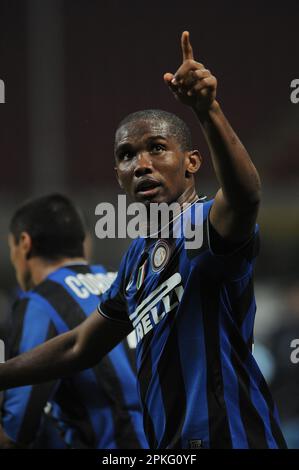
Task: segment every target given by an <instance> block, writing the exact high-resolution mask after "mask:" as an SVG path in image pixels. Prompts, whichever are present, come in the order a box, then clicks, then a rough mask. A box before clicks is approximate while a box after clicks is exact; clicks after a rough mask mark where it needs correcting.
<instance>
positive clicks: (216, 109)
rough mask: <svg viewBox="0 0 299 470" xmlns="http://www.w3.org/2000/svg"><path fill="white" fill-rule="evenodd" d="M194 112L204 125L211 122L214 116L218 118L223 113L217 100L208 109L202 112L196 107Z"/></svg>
mask: <svg viewBox="0 0 299 470" xmlns="http://www.w3.org/2000/svg"><path fill="white" fill-rule="evenodd" d="M193 110H194V112H195V114H196V115H197V117H198V119H199V120H200V122H201V123H202V124H204V123H205V122H206V121H210V120H211V119H212V118H213V116H216V115H218V114H219V113H220V112H221V108H220V104H219V103H218V101H216V100H214V101H213V102H212V103H211V105H210V106H209V108H207V109H204V110H202V109H197V108H196V107H194V108H193Z"/></svg>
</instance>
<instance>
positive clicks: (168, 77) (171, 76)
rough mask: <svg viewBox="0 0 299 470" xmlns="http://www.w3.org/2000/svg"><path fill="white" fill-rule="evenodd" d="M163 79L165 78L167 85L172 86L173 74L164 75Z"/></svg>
mask: <svg viewBox="0 0 299 470" xmlns="http://www.w3.org/2000/svg"><path fill="white" fill-rule="evenodd" d="M163 78H164V82H165V83H166V85H170V83H171V80H172V79H173V78H174V75H173V73H170V72H167V73H164V75H163Z"/></svg>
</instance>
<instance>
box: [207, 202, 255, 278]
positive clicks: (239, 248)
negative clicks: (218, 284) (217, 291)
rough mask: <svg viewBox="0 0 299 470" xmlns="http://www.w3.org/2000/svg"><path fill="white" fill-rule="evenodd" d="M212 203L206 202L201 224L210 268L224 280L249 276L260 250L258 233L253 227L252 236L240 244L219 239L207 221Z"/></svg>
mask: <svg viewBox="0 0 299 470" xmlns="http://www.w3.org/2000/svg"><path fill="white" fill-rule="evenodd" d="M212 202H213V200H212V201H209V202H208V206H207V209H206V217H204V222H203V239H204V242H205V243H206V245H207V248H208V250H209V254H210V257H211V268H212V269H214V272H215V273H218V274H219V276H221V277H222V278H224V279H227V280H231V281H234V280H238V279H241V278H243V277H246V276H247V275H251V274H252V271H253V268H254V265H255V261H256V258H257V256H258V254H259V250H260V231H259V226H258V224H256V225H255V229H254V232H253V234H252V235H251V236H250V237H249V238H248V239H247V240H245V241H244V242H242V243H232V242H228V241H227V240H225V239H224V238H223V237H221V236H220V235H219V234H218V233H217V232H216V230H215V229H214V228H213V226H212V225H211V223H210V220H209V214H210V209H211V206H212Z"/></svg>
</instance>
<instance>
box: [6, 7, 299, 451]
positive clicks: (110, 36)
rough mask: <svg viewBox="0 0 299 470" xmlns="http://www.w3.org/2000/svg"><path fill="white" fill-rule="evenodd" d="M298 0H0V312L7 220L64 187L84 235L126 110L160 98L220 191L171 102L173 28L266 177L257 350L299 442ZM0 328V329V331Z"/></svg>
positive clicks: (202, 185) (102, 256)
mask: <svg viewBox="0 0 299 470" xmlns="http://www.w3.org/2000/svg"><path fill="white" fill-rule="evenodd" d="M298 17H299V3H298V2H297V1H292V0H287V1H285V2H280V3H279V5H275V4H273V3H272V2H264V3H262V2H259V1H257V0H252V1H251V2H248V3H247V4H246V6H245V5H244V3H243V2H242V3H241V2H236V1H226V2H220V1H219V2H212V3H211V4H210V5H209V4H207V2H201V1H199V0H197V1H194V0H189V1H188V2H180V1H176V0H173V1H169V0H165V1H164V2H158V1H156V0H152V1H151V2H141V1H136V0H126V1H120V0H109V1H104V0H101V1H100V0H88V1H86V0H72V1H71V0H69V1H67V0H65V1H63V0H43V1H40V0H27V1H16V0H0V78H1V79H2V80H4V82H5V93H6V104H5V105H0V152H1V171H0V196H1V197H0V210H1V217H0V256H1V270H0V291H1V294H0V322H1V324H2V330H0V337H1V334H2V336H3V335H4V332H3V328H4V325H5V322H6V321H7V319H8V318H9V304H10V299H11V297H12V292H13V289H14V287H15V280H14V273H13V270H12V268H11V266H10V263H9V257H8V248H7V231H8V224H9V219H10V216H11V214H12V212H13V211H14V210H15V208H16V207H17V206H18V205H19V204H20V203H21V202H22V201H23V200H24V199H26V198H28V197H33V196H39V195H41V194H46V193H49V192H53V191H59V192H63V193H66V194H68V195H69V196H71V197H72V198H73V199H74V200H75V201H76V203H77V204H78V205H79V206H80V207H81V208H82V210H83V211H84V214H85V217H86V219H87V221H88V225H89V227H90V230H91V233H92V234H93V233H94V225H95V222H96V220H97V218H96V216H95V214H94V210H95V206H96V205H97V204H98V203H99V202H101V201H107V202H115V201H116V197H117V194H118V193H119V188H118V185H117V182H116V180H115V176H114V171H113V134H114V129H115V127H116V126H117V124H118V122H119V121H120V120H121V119H122V118H123V117H124V116H125V115H126V114H128V113H130V112H132V111H135V110H139V109H145V108H161V109H165V110H168V111H172V112H175V113H177V114H179V115H180V116H181V117H183V118H185V120H186V121H187V122H188V124H189V125H190V127H191V128H192V131H193V136H194V147H198V148H199V149H200V150H201V152H202V154H203V155H204V165H203V168H202V170H201V172H200V174H199V176H198V189H199V191H200V192H201V193H205V194H207V195H208V196H209V197H211V196H213V194H214V193H215V190H216V188H217V184H216V181H215V177H214V174H213V171H212V167H211V162H210V160H209V156H208V151H207V147H206V145H205V143H204V142H203V139H202V136H201V135H200V132H199V129H198V124H197V123H196V120H195V118H194V116H193V115H192V113H191V112H190V111H189V110H188V109H185V108H184V107H183V106H182V105H180V104H178V103H176V102H175V101H174V100H173V98H172V96H171V95H170V93H169V92H168V90H167V88H166V86H165V85H164V83H163V79H162V77H163V73H164V72H167V71H175V70H176V68H177V66H178V65H179V64H180V60H181V55H180V47H179V37H180V33H181V31H182V30H184V29H188V30H189V31H190V32H191V41H192V44H193V46H194V53H195V57H196V58H197V59H198V60H199V61H202V62H204V64H205V65H206V66H207V67H208V68H209V69H211V70H212V71H213V72H214V74H215V75H216V76H217V78H218V81H219V91H218V99H219V101H220V102H221V104H222V106H223V109H224V111H225V113H226V114H227V116H228V118H229V119H230V121H231V123H232V125H233V126H234V128H235V129H236V130H237V132H238V133H239V135H240V136H241V139H242V140H243V142H244V143H245V145H246V147H247V148H248V150H249V151H250V153H251V155H252V157H253V160H254V162H255V164H256V166H257V168H258V169H259V171H260V174H261V177H262V181H263V203H262V208H261V211H260V216H259V224H260V227H261V234H262V246H261V253H260V256H259V259H258V263H257V269H256V293H257V304H258V309H257V322H256V342H257V349H256V354H257V358H258V360H259V362H260V364H261V367H262V368H263V369H264V372H265V374H266V376H267V378H268V381H269V382H270V384H271V386H272V389H273V392H274V394H275V397H276V400H277V402H278V405H279V408H280V413H281V417H282V420H283V424H284V427H285V432H286V434H287V439H288V442H289V444H290V445H291V446H295V447H299V402H298V395H299V364H298V365H294V364H292V363H291V362H290V353H291V349H290V341H291V340H292V339H293V338H299V272H298V266H299V249H298V248H299V246H298V240H299V217H298V196H299V194H298V193H299V158H298V154H299V132H298V118H299V104H298V105H297V106H296V105H294V104H292V103H291V101H290V83H291V81H292V80H293V79H294V78H299V69H298V53H299V34H298ZM127 244H128V241H127V240H101V241H100V240H96V239H95V237H94V236H93V252H92V258H93V260H94V261H96V262H98V263H103V264H105V265H106V266H107V267H108V268H109V269H117V266H118V263H119V261H120V258H121V254H122V253H123V251H124V249H125V247H126V246H127ZM1 331H2V333H1Z"/></svg>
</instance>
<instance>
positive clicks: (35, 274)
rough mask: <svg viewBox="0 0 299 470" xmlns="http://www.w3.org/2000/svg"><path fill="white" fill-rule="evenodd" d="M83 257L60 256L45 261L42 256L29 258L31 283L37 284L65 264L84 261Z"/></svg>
mask: <svg viewBox="0 0 299 470" xmlns="http://www.w3.org/2000/svg"><path fill="white" fill-rule="evenodd" d="M85 262H86V261H85V259H84V258H81V257H79V258H61V259H59V260H57V261H46V260H44V259H42V258H32V259H31V260H30V264H31V273H32V277H31V279H32V284H33V286H34V287H35V286H37V285H38V284H40V283H41V282H42V281H44V280H45V279H46V277H48V276H49V275H50V274H51V273H53V272H54V271H56V270H57V269H59V268H62V267H63V266H65V265H67V264H76V263H85Z"/></svg>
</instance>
